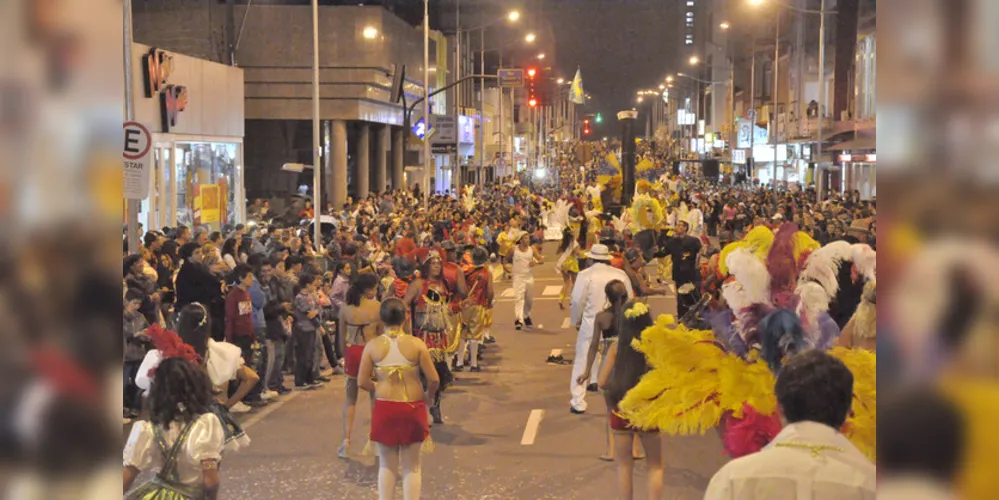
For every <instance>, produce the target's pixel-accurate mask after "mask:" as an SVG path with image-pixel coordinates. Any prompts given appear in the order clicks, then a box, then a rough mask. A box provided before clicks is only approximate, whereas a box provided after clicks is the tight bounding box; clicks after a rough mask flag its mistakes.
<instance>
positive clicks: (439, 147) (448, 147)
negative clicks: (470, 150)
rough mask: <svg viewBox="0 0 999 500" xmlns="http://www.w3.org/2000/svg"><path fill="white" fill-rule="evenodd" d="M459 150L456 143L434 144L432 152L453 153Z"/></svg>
mask: <svg viewBox="0 0 999 500" xmlns="http://www.w3.org/2000/svg"><path fill="white" fill-rule="evenodd" d="M457 151H458V146H455V145H454V144H432V145H431V146H430V152H431V153H433V154H435V155H453V154H454V153H455V152H457Z"/></svg>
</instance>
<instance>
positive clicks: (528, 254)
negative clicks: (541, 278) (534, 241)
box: [511, 245, 534, 279]
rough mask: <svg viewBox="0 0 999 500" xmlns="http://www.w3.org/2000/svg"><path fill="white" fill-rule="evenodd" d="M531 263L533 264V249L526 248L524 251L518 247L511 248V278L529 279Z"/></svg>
mask: <svg viewBox="0 0 999 500" xmlns="http://www.w3.org/2000/svg"><path fill="white" fill-rule="evenodd" d="M532 262H534V249H533V248H531V247H527V250H526V251H525V250H521V249H520V245H517V246H515V247H513V268H512V269H511V274H512V275H513V278H514V279H517V278H521V279H526V278H530V277H531V263H532Z"/></svg>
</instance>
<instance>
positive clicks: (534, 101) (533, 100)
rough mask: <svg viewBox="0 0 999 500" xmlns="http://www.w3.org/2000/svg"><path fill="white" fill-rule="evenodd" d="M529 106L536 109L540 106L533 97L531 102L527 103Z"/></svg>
mask: <svg viewBox="0 0 999 500" xmlns="http://www.w3.org/2000/svg"><path fill="white" fill-rule="evenodd" d="M527 105H528V106H530V107H532V108H535V107H537V106H538V100H537V99H535V98H533V97H532V98H531V99H530V100H529V101H527Z"/></svg>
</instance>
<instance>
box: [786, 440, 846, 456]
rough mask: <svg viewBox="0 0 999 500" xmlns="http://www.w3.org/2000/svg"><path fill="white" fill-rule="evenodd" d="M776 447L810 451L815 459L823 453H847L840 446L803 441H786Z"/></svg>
mask: <svg viewBox="0 0 999 500" xmlns="http://www.w3.org/2000/svg"><path fill="white" fill-rule="evenodd" d="M774 446H776V447H778V448H799V449H802V450H808V451H810V452H812V457H813V458H817V457H818V456H819V453H821V452H823V451H838V452H843V451H846V450H844V449H843V448H840V447H839V446H832V445H828V444H814V443H803V442H801V441H785V442H783V443H777V444H775V445H774Z"/></svg>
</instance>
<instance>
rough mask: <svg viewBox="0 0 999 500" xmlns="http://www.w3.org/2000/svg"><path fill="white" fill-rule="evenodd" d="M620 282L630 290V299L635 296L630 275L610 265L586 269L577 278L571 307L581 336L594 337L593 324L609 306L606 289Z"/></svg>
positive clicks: (594, 265)
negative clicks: (609, 285) (605, 307)
mask: <svg viewBox="0 0 999 500" xmlns="http://www.w3.org/2000/svg"><path fill="white" fill-rule="evenodd" d="M614 280H620V281H621V282H622V283H624V286H625V288H627V289H628V298H629V299H630V298H632V297H634V296H635V293H634V292H633V291H632V289H631V280H630V279H628V275H627V274H626V273H625V272H624V271H622V270H620V269H618V268H616V267H611V266H610V265H609V264H605V263H603V262H597V263H595V264H593V265H592V266H590V267H588V268H586V269H584V270H583V271H581V272H580V273H579V275H578V276H577V277H576V284H575V285H574V286H573V287H572V306H571V307H570V311H569V314H570V318H571V321H572V324H573V325H580V329H579V330H580V335H592V334H593V323H594V321H595V320H596V318H597V313H599V312H600V311H602V310H603V308H604V306H605V305H607V294H606V293H604V287H606V286H607V283H610V282H611V281H614Z"/></svg>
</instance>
